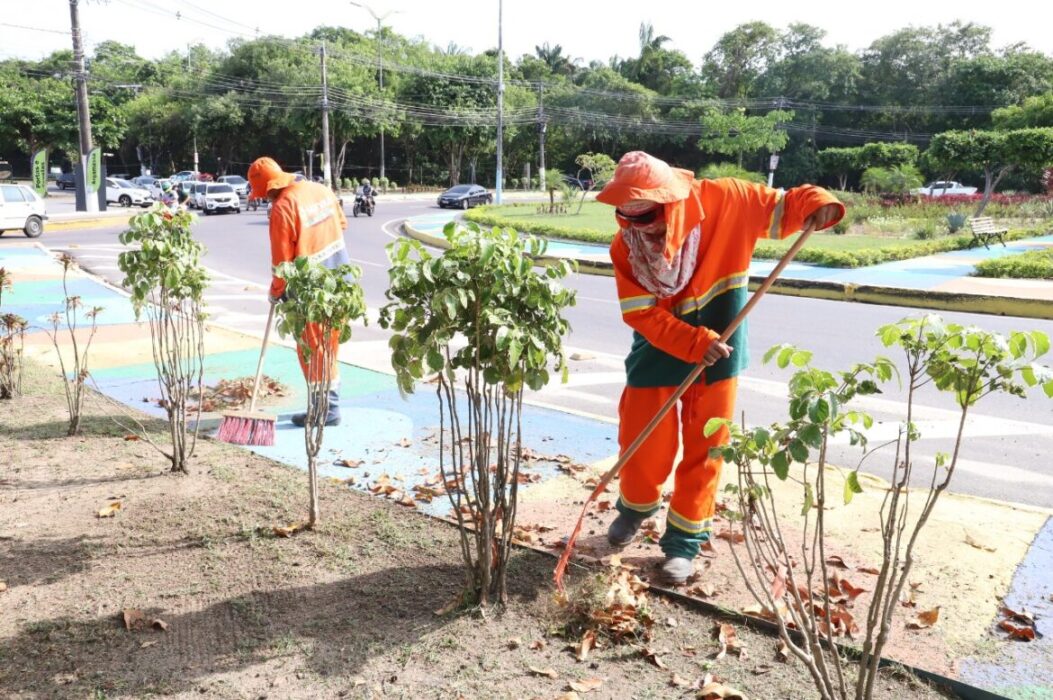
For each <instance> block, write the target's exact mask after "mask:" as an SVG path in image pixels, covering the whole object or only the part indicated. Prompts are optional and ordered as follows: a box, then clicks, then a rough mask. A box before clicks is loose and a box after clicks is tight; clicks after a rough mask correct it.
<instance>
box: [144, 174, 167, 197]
mask: <svg viewBox="0 0 1053 700" xmlns="http://www.w3.org/2000/svg"><path fill="white" fill-rule="evenodd" d="M166 182H167V183H168V184H172V183H171V180H168V179H167V178H163V177H162V178H154V181H153V182H152V183H150V184H149V185H148V186H147V187H146V189H147V190H149V192H150V196H151V197H153V198H154V199H156V200H157V201H160V200H161V195H162V194H164V190H162V189H161V185H163V184H165V183H166Z"/></svg>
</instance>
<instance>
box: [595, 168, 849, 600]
mask: <svg viewBox="0 0 1053 700" xmlns="http://www.w3.org/2000/svg"><path fill="white" fill-rule="evenodd" d="M597 199H598V200H599V201H601V202H603V203H605V204H610V205H612V206H614V207H615V219H616V220H617V222H618V228H619V230H618V233H617V234H616V235H615V237H614V241H613V242H612V243H611V260H612V261H613V263H614V273H615V282H616V285H617V289H618V297H619V301H620V304H621V312H622V319H623V320H624V321H625V322H626V323H627V324H628V325H629V326H630V327H632V328H633V330H634V331H635V333H634V334H633V344H632V347H631V349H630V350H629V355H628V357H627V358H626V360H625V369H626V387H625V390H624V391H623V392H622V397H621V403H620V405H619V409H618V412H619V419H620V425H619V430H618V442H619V445H620V447H621V449H622V450H625V449H626V448H627V447H628V446H629V445H630V444H631V443H632V442H633V440H635V439H636V437H637V436H638V435H639V434H640V433H641V431H642V430H643V428H644V426H646V425H647V423H649V422H650V421H651V419H652V418H654V416H655V415H656V414H657V413H658V410H659V408H660V407H661V406H662V404H663V403H665V401H666V400H667V399H668V398H669V397H670V396H671V395H672V394H673V393H674V392H675V391H676V387H677V386H679V384H680V383H681V382H683V381H684V379H686V378H687V375H688V374H690V372H691V370H692V369H693V368H694V367H695V366H697V365H698V364H700V363H701V364H703V365H705V367H706V370H705V372H704V373H703V375H702V377H701V378H700V379H699V381H698V382H697V383H696V384H695V385H693V386H692V387H691V388H689V389H688V390H687V392H686V393H685V394H684V395H683V397H682V398H681V400H680V416H679V417H678V416H677V412H676V411H675V410H674V411H671V412H670V413H669V414H667V415H666V417H665V418H664V419H663V420H662V422H661V423H660V424H659V425H658V427H657V428H656V429H655V431H654V432H653V433H652V434H651V436H650V437H649V438H648V439H647V440H646V441H645V442H644V443H643V445H641V447H640V449H639V450H638V451H637V452H636V454H635V455H634V456H633V458H632V459H631V460H629V462H628V463H626V464H625V466H624V468H623V470H622V472H621V481H620V493H619V498H618V503H617V509H618V516H617V518H616V519H615V520H614V522H613V523H611V526H610V528H609V530H608V532H607V537H608V540H609V541H610V543H611V544H612V545H614V546H618V547H623V546H625V545H627V544H629V543H630V542H631V541H632V539H633V537H634V536H635V534H636V531H637V529H638V528H639V527H640V524H641V523H642V522H643V520H644V519H646V518H648V517H650V516H652V515H654V514H655V513H656V512H657V511H658V509H659V506H660V505H661V503H662V486H663V484H664V483H665V482H666V480H667V479H668V477H669V474H670V472H671V471H672V469H673V462H674V460H675V459H676V455H677V449H678V435H677V433H678V431H682V439H683V456H682V458H681V460H680V463H679V465H678V466H677V469H676V476H675V478H674V485H673V494H672V500H671V501H670V503H669V509H668V513H667V514H666V526H665V533H664V534H663V536H662V538H661V541H660V542H659V544H660V546H661V548H662V552H663V553H664V554H665V562H664V564H663V565H662V576H663V578H664V579H665V581H666V582H668V583H671V584H680V583H683V582H684V581H685V580H686V579H687V578H688V576H690V575H691V574H692V572H693V571H694V561H693V560H694V558H695V556H696V555H697V554H698V550H699V547H700V546H701V544H702V543H704V542H706V541H708V540H709V537H710V535H711V532H712V518H713V512H714V507H715V500H716V490H717V484H718V482H719V480H720V469H721V466H722V463H723V462H722V460H721V459H720V458H719V457H711V456H710V454H709V450H710V448H711V447H716V446H719V445H723V444H726V443H727V439H728V432H727V429H726V428H725V429H722V430H720V431H718V432H717V433H716V434H714V435H713V436H712V437H708V438H707V437H705V436H704V434H703V428H704V427H705V425H706V422H707V421H708V420H709V419H711V418H714V417H716V418H725V419H730V418H731V417H732V415H733V413H734V408H735V393H736V387H737V376H738V374H739V372H741V371H742V370H743V369H744V368H745V367H746V364H747V360H748V358H747V353H746V325H745V324H743V325H741V326H739V328H738V330H736V331H735V333H734V334H733V335H732V336H731V338H729V341H728V342H727V343H721V342H720V341H719V337H720V334H721V332H722V331H723V330H724V329H725V328H726V327H727V326H728V324H729V323H730V322H731V320H732V319H733V318H734V317H735V316H736V314H738V312H739V311H741V310H742V308H743V306H744V305H745V303H746V299H747V288H746V285H747V282H748V280H749V265H750V258H751V257H752V255H753V248H754V246H755V245H756V242H757V239H759V238H775V239H778V238H784V237H786V236H789V235H791V234H793V233H795V232H797V231H800V230H802V228H804V227H805V226H808V225H814V227H815V229H817V230H818V229H822V228H826V227H829V226H833V225H834V224H836V223H837V222H838V221H839V220H840V219H841V217H843V216H844V211H845V210H844V206H843V205H842V204H841V203H840V202H838V201H837V199H836V198H834V197H833V196H832V195H831V194H830V193H828V192H827V191H826V190H823V189H821V188H819V187H814V186H812V185H804V186H801V187H794V188H792V189H790V190H787V191H785V192H784V191H782V190H777V189H772V188H770V187H766V186H764V185H758V184H754V183H752V182H746V181H744V180H738V179H733V178H724V179H719V180H701V181H698V180H695V179H694V176H693V175H692V173H691V172H690V171H687V170H680V169H676V168H671V167H670V166H669V165H668V164H666V163H665V162H663V161H661V160H659V159H657V158H655V157H653V156H650V155H648V154H646V153H644V152H642V151H633V152H631V153H627V154H625V156H623V157H622V159H621V161H620V162H619V163H618V167H617V169H616V170H615V173H614V177H613V178H612V179H611V181H610V182H609V183H608V184H607V185H606V186H605V187H604V188H603V190H602V191H601V192H600V194H599V195H598V196H597ZM678 424H679V425H678Z"/></svg>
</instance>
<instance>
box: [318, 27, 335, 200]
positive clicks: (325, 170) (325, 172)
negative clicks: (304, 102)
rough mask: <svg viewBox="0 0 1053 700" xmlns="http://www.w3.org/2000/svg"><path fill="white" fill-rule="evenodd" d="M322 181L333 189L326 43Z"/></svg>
mask: <svg viewBox="0 0 1053 700" xmlns="http://www.w3.org/2000/svg"><path fill="white" fill-rule="evenodd" d="M321 55H322V159H323V160H325V162H324V163H322V179H323V180H324V181H325V186H326V187H329V188H332V186H333V175H332V169H333V166H332V164H331V163H332V161H331V160H330V159H329V155H330V154H329V75H328V73H326V70H325V42H324V41H323V42H322V49H321Z"/></svg>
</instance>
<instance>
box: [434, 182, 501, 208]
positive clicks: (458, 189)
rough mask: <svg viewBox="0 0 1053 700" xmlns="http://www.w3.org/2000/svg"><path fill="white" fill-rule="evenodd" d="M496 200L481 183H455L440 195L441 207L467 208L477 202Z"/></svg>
mask: <svg viewBox="0 0 1053 700" xmlns="http://www.w3.org/2000/svg"><path fill="white" fill-rule="evenodd" d="M492 201H494V197H493V195H491V194H490V193H489V192H487V190H486V188H485V187H480V186H479V185H455V186H454V187H451V188H450V189H448V190H446V191H445V192H443V193H442V194H440V195H439V207H440V208H441V209H445V208H446V207H454V208H460V209H467V208H468V207H473V206H475V205H476V204H489V203H490V202H492Z"/></svg>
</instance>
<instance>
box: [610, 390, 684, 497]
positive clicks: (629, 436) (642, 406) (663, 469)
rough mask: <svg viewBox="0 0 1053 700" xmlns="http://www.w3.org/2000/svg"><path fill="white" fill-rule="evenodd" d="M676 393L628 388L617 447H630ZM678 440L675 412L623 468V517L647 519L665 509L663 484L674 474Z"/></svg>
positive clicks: (664, 420) (624, 391)
mask: <svg viewBox="0 0 1053 700" xmlns="http://www.w3.org/2000/svg"><path fill="white" fill-rule="evenodd" d="M674 391H675V390H674V389H673V388H672V387H657V388H646V389H644V388H638V387H630V386H627V387H625V389H624V390H623V391H622V398H621V403H620V404H619V406H618V415H619V419H620V422H619V425H618V445H619V447H620V449H621V450H625V449H626V448H627V447H629V445H630V444H631V443H632V441H633V440H635V439H636V437H637V436H638V435H639V434H640V432H641V431H642V430H643V429H644V427H645V426H646V425H647V424H648V423H650V422H651V419H652V418H654V416H655V414H656V413H657V412H658V409H659V408H661V406H662V404H663V403H665V401H666V399H668V398H669V396H671V395H672V394H673V392H674ZM678 439H679V436H678V435H677V417H676V409H675V408H674V409H673V410H672V411H670V412H669V413H668V415H666V417H665V418H663V419H662V422H661V423H659V424H658V426H657V427H656V428H655V430H654V432H653V433H651V436H650V437H649V438H648V439H647V440H645V441H644V443H643V444H642V445H641V446H640V449H638V450H637V451H636V454H634V455H633V457H632V459H630V460H629V461H628V462H627V463H626V464H625V466H624V467H623V468H622V472H621V480H620V482H619V497H618V511H619V512H620V513H625V514H627V515H634V516H641V517H646V516H649V515H653V514H654V513H655V512H657V510H658V507H659V506H660V505H662V484H664V483H665V480H666V479H668V478H669V473H670V472H671V471H672V470H673V460H675V459H676V451H677V446H678Z"/></svg>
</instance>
